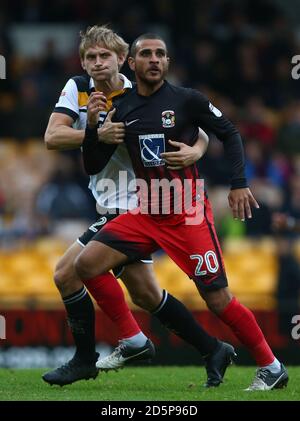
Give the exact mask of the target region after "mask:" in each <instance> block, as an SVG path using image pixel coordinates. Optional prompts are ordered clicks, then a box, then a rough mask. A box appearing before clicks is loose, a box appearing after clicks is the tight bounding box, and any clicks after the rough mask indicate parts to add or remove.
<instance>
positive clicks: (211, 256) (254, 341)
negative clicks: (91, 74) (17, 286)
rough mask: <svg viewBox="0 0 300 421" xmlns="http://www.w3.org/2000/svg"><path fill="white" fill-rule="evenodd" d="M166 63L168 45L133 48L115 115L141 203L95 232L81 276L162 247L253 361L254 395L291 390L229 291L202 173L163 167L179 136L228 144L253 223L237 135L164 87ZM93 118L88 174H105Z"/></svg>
mask: <svg viewBox="0 0 300 421" xmlns="http://www.w3.org/2000/svg"><path fill="white" fill-rule="evenodd" d="M168 64H169V58H168V54H167V48H166V44H165V42H164V40H163V39H162V38H161V37H159V36H156V35H153V34H145V35H142V36H141V37H139V38H138V39H137V40H136V41H135V42H134V43H133V45H132V48H131V52H130V57H129V65H130V67H131V69H132V70H134V72H135V75H136V81H137V85H136V87H134V88H133V89H132V90H131V91H130V92H129V93H128V95H124V97H123V98H122V97H121V98H118V99H117V100H116V101H115V102H114V107H116V109H117V111H116V115H115V119H116V121H121V122H123V123H124V124H125V126H126V131H125V142H126V145H127V149H128V151H129V155H130V156H131V160H132V164H133V168H134V171H135V174H136V177H137V180H138V181H139V179H141V181H140V183H138V185H140V187H141V188H140V205H139V208H137V209H136V210H135V211H134V212H129V213H126V214H123V215H120V216H118V217H117V218H115V219H114V220H113V221H111V222H109V223H108V224H107V225H106V226H105V227H104V229H103V230H101V232H99V233H98V234H96V236H95V237H94V238H93V241H91V242H90V243H89V244H88V246H87V247H86V248H85V250H83V252H82V253H81V254H80V255H79V256H78V258H77V259H76V263H75V267H76V270H77V273H78V275H79V276H80V278H81V279H88V278H91V277H92V276H95V275H97V274H99V273H103V272H105V271H107V270H110V269H111V268H113V267H115V266H117V265H120V264H124V263H126V262H130V261H133V260H136V259H137V258H140V257H142V256H143V255H146V254H148V253H152V252H154V251H155V250H157V249H159V248H162V249H163V250H164V251H165V252H166V253H167V254H168V255H169V256H170V257H171V258H172V259H173V260H174V262H175V263H177V265H178V266H179V267H180V268H181V269H182V270H183V271H184V272H185V273H186V274H187V275H188V276H189V277H190V278H191V279H192V280H193V281H194V282H195V284H196V286H197V288H198V290H199V292H200V294H201V296H202V297H203V298H204V299H205V301H206V303H207V305H208V307H209V308H210V309H211V310H212V311H213V312H214V313H215V314H216V315H217V316H218V317H219V318H220V319H221V320H222V321H223V322H224V323H226V324H227V325H228V326H229V327H230V328H231V329H232V331H233V332H234V333H235V334H236V336H237V337H238V339H239V340H240V342H241V343H243V344H244V345H245V346H246V347H247V348H248V349H249V351H250V352H251V354H252V355H253V357H254V358H255V360H256V362H257V364H258V370H257V372H256V375H255V378H254V381H253V382H252V384H251V385H250V386H249V387H248V388H247V390H271V389H273V388H280V387H283V386H285V385H286V384H287V382H288V375H287V371H286V369H285V367H284V366H283V364H281V363H280V362H279V361H278V360H277V359H276V358H275V356H274V355H273V353H272V351H271V349H270V347H269V345H268V344H267V342H266V340H265V338H264V335H263V333H262V331H261V329H260V328H259V326H258V324H257V322H256V320H255V317H254V315H253V314H252V312H251V311H250V310H248V309H247V308H246V307H244V306H243V305H242V304H241V303H239V301H238V300H237V299H236V298H235V297H233V296H232V294H231V293H230V291H229V289H228V287H227V278H226V274H225V269H224V264H223V259H222V252H221V248H220V245H219V242H218V239H217V236H216V232H215V229H214V222H213V214H212V210H211V207H210V204H209V201H208V199H207V196H206V194H204V195H203V196H202V197H201V189H200V190H199V189H198V187H199V185H198V184H199V183H198V184H197V179H198V173H197V170H196V167H195V165H192V166H190V167H188V168H186V169H185V170H171V169H168V168H167V166H166V165H165V162H164V157H165V155H164V154H165V153H166V152H167V153H168V152H172V150H173V148H172V145H171V144H170V143H169V142H168V139H169V138H172V139H173V140H176V139H179V138H180V139H181V140H183V141H184V142H185V143H187V144H190V145H192V144H193V142H194V141H195V139H196V136H197V128H198V127H201V128H203V129H204V130H208V131H212V132H214V133H215V134H216V135H217V136H218V137H219V138H220V140H221V141H222V142H223V144H224V150H225V155H226V158H227V159H228V160H229V162H230V165H231V169H232V177H231V191H230V194H229V204H230V206H231V208H232V211H233V215H234V217H239V218H241V219H242V220H244V219H245V217H248V218H250V217H251V216H252V215H251V206H256V207H258V204H257V202H256V201H255V199H254V197H253V195H252V193H251V191H250V189H249V188H248V186H247V180H246V177H245V172H244V154H243V147H242V142H241V138H240V135H239V133H238V131H237V130H236V129H235V127H234V126H233V125H232V123H231V122H229V121H228V120H227V119H226V118H225V117H224V116H223V115H222V112H221V111H219V110H218V109H217V108H216V107H215V106H214V105H212V104H211V103H210V102H209V101H208V99H207V98H205V97H204V96H203V95H202V94H200V93H199V92H197V91H195V90H192V89H186V88H178V87H175V86H173V85H171V84H169V83H168V82H167V81H166V80H165V76H166V74H167V71H168ZM93 114H94V113H92V111H91V109H90V108H89V107H88V126H87V129H86V136H85V139H84V142H83V152H84V161H85V168H86V169H87V172H88V173H89V174H93V173H94V171H98V166H99V165H100V164H101V165H102V164H103V161H105V160H106V159H109V156H110V153H111V152H113V148H112V150H111V151H110V152H109V150H107V151H106V153H105V154H102V155H101V157H100V154H99V153H97V147H98V142H97V128H96V127H95V126H94V123H93V119H94V115H93ZM162 180H165V181H166V182H169V183H170V184H171V183H172V182H173V181H174V180H176V183H173V184H172V185H171V187H172V189H171V188H170V192H169V194H167V195H166V196H165V195H164V194H160V190H157V188H154V187H153V186H155V187H157V182H161V181H162ZM142 181H144V183H143V182H142ZM186 181H188V183H185V182H186ZM165 184H166V183H165ZM186 186H189V188H188V189H187V188H186ZM153 190H154V191H153ZM186 190H189V197H190V199H191V200H190V201H188V205H187V206H183V207H180V205H182V203H183V202H185V201H184V200H183V199H184V198H185V196H186ZM199 192H200V193H199ZM180 199H181V200H180ZM199 199H200V200H199ZM201 199H202V200H201ZM153 202H154V205H155V206H154V211H153V208H152V204H153ZM180 202H181V203H180ZM178 209H180V211H178ZM166 210H167V211H166ZM191 215H192V218H191V217H190V216H191Z"/></svg>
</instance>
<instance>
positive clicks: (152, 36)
mask: <svg viewBox="0 0 300 421" xmlns="http://www.w3.org/2000/svg"><path fill="white" fill-rule="evenodd" d="M144 39H159V40H160V41H162V42H163V43H164V44H165V46H166V48H167V44H166V41H165V40H164V39H163V38H162V37H161V36H160V35H158V34H154V33H151V32H147V33H146V34H142V35H140V36H139V37H138V38H136V39H135V40H134V41H133V43H132V44H131V47H130V52H129V55H130V57H134V56H135V55H136V50H137V48H136V45H137V43H138V42H139V41H142V40H144Z"/></svg>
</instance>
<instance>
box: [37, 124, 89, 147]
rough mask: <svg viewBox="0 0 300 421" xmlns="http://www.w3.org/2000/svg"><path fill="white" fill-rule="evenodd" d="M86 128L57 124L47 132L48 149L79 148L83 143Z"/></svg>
mask: <svg viewBox="0 0 300 421" xmlns="http://www.w3.org/2000/svg"><path fill="white" fill-rule="evenodd" d="M83 138H84V130H77V129H73V128H72V127H67V126H56V127H53V128H52V129H51V130H47V131H46V133H45V143H46V146H47V149H52V150H68V149H77V148H80V146H81V145H82V142H83Z"/></svg>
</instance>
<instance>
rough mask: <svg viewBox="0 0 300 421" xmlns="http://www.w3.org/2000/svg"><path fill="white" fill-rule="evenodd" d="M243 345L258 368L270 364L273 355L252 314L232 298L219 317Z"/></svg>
mask: <svg viewBox="0 0 300 421" xmlns="http://www.w3.org/2000/svg"><path fill="white" fill-rule="evenodd" d="M219 318H220V319H221V320H222V321H223V322H224V323H225V324H226V325H228V326H229V327H230V328H231V329H232V331H233V332H234V334H235V335H236V337H237V338H238V339H239V341H240V342H241V343H242V344H243V345H245V346H246V347H247V348H248V349H249V351H250V353H251V354H252V356H253V358H254V359H255V361H256V363H257V365H258V366H259V367H263V366H266V365H269V364H271V363H272V362H273V361H274V358H275V357H274V354H273V352H272V350H271V348H270V347H269V345H268V344H267V341H266V339H265V337H264V335H263V333H262V331H261V329H260V327H259V326H258V324H257V321H256V319H255V317H254V314H253V313H252V312H251V311H250V310H249V309H248V308H246V307H245V306H243V305H242V304H241V303H239V301H238V300H237V299H236V298H235V297H234V298H232V300H231V301H230V303H229V304H228V305H227V307H226V308H225V309H224V310H223V313H221V314H220V315H219Z"/></svg>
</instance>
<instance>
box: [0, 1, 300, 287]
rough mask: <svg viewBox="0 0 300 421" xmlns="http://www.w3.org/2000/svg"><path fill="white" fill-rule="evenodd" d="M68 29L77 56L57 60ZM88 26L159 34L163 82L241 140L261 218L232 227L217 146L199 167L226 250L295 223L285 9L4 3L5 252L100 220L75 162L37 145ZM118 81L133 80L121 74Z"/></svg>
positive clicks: (0, 202) (291, 36)
mask: <svg viewBox="0 0 300 421" xmlns="http://www.w3.org/2000/svg"><path fill="white" fill-rule="evenodd" d="M74 23H76V24H77V27H76V28H78V30H77V29H76V31H75V30H74V33H73V46H72V48H71V49H70V51H68V54H63V55H62V54H61V53H59V50H60V45H59V44H60V42H58V41H57V39H56V38H55V37H54V36H53V34H54V32H55V28H56V27H60V28H61V25H63V26H64V27H65V30H66V31H67V28H68V25H73V24H74ZM95 23H101V24H103V23H110V24H111V26H112V28H113V29H116V30H117V31H118V32H119V34H120V35H122V36H123V37H124V39H125V40H126V41H127V42H129V43H131V42H132V41H133V40H134V39H135V38H136V37H137V36H139V35H140V34H141V33H144V32H149V31H151V32H158V33H159V34H161V35H162V36H163V37H165V39H166V41H167V43H168V46H169V53H170V57H171V68H170V74H169V78H168V79H169V80H170V81H171V82H172V83H175V84H178V85H183V86H188V87H193V88H196V89H199V90H201V91H202V92H204V93H205V94H206V95H207V96H208V97H209V98H210V100H211V102H213V104H214V105H215V106H217V107H218V108H219V109H221V110H222V111H223V112H224V114H225V115H227V116H228V117H229V118H230V119H231V120H232V121H233V122H234V124H235V125H236V126H237V127H238V129H239V130H240V132H241V135H242V137H243V141H244V145H245V150H246V156H247V158H246V171H247V176H248V180H249V183H250V186H251V188H252V191H253V194H254V195H255V197H256V199H257V201H258V202H259V203H260V206H261V208H260V210H259V211H255V212H254V218H253V219H252V220H251V221H248V222H246V223H242V222H237V221H233V219H232V216H231V213H230V211H229V208H228V203H227V195H228V181H229V168H228V166H227V163H226V162H225V160H224V156H223V147H222V144H221V143H220V142H219V141H218V140H216V139H214V137H213V136H211V137H210V145H209V150H208V152H207V154H206V156H205V157H204V158H203V159H202V160H201V161H199V163H198V165H199V169H200V173H201V174H202V175H203V176H204V178H205V180H206V187H207V189H208V194H209V196H210V198H211V201H212V202H213V204H214V207H215V218H216V224H217V229H218V232H219V234H220V236H221V237H222V238H226V237H228V236H233V237H234V236H246V235H250V236H264V235H270V234H271V233H272V230H271V214H272V212H273V211H275V210H283V211H285V212H288V213H289V214H291V215H293V216H295V217H300V80H293V78H292V76H291V71H292V67H293V65H292V64H291V59H292V57H293V56H294V55H296V54H297V53H299V52H300V37H299V34H298V33H297V28H296V27H295V26H293V25H292V24H291V22H290V19H289V18H288V15H287V14H286V10H285V9H283V8H282V7H281V6H280V2H274V1H267V0H251V1H250V0H248V1H231V0H212V1H209V2H207V1H196V0H195V1H193V0H186V1H184V2H182V1H180V2H179V1H172V0H151V1H147V0H144V1H142V2H141V1H138V0H126V1H123V2H122V1H118V0H90V1H87V0H74V1H69V0H52V1H51V7H50V5H49V3H48V2H46V1H45V2H43V1H38V0H27V1H22V2H19V1H16V0H9V1H6V0H4V1H1V10H0V54H1V55H3V56H4V57H5V58H6V62H7V79H6V80H5V81H4V80H1V81H0V164H1V173H0V215H1V216H0V218H1V226H0V237H1V240H2V242H1V244H2V246H3V247H5V246H8V245H11V241H12V239H15V238H24V237H26V238H27V239H28V238H35V237H36V236H37V235H40V234H45V233H51V230H53V229H54V227H55V226H56V225H55V224H56V223H57V222H58V221H66V220H78V219H83V220H85V221H89V220H93V219H94V218H95V205H94V203H93V199H92V198H91V195H90V193H89V192H88V190H87V188H86V186H87V182H88V180H87V177H86V176H85V174H84V172H83V169H82V164H81V158H80V152H79V151H74V152H64V153H60V154H56V153H54V152H52V151H48V152H47V151H46V150H45V148H44V145H43V139H42V138H43V134H44V132H45V128H46V125H47V121H48V118H49V115H50V113H51V111H52V109H53V107H54V105H55V103H56V101H57V99H58V97H59V93H60V91H61V90H62V88H63V86H64V85H65V83H66V81H67V80H68V78H70V77H72V76H73V75H76V74H80V73H82V69H81V66H80V61H79V58H78V48H77V47H78V44H79V29H85V28H86V26H88V25H92V24H95ZM37 24H39V25H40V24H43V25H48V28H51V27H52V28H53V29H52V30H50V29H49V31H48V35H47V37H45V38H44V41H43V45H42V49H41V53H40V54H38V55H34V54H33V55H30V54H29V55H28V54H26V53H23V54H22V51H21V50H20V48H16V43H15V37H14V33H15V32H16V30H17V29H18V28H19V27H21V28H23V29H24V27H29V28H34V26H35V25H37ZM57 25H58V26H57ZM62 34H63V32H62ZM34 42H38V40H35V41H34ZM123 71H124V73H126V74H127V75H128V76H129V77H132V75H131V74H130V73H129V70H128V68H127V66H125V67H124V69H123ZM33 139H37V140H36V141H34V140H33ZM1 156H2V158H1ZM74 238H75V236H74ZM287 248H289V246H287ZM283 250H286V248H285V246H283ZM298 281H299V284H300V280H299V279H298Z"/></svg>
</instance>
